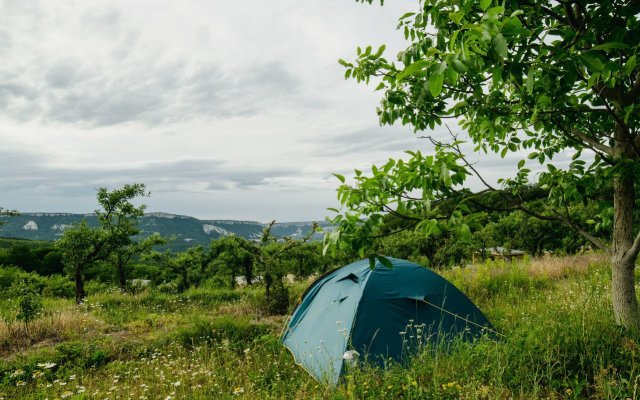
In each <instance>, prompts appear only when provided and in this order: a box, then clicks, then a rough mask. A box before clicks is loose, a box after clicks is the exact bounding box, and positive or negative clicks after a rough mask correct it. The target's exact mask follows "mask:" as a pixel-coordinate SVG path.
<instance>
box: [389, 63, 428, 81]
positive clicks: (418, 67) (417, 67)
mask: <svg viewBox="0 0 640 400" xmlns="http://www.w3.org/2000/svg"><path fill="white" fill-rule="evenodd" d="M427 66H429V61H427V60H418V61H416V62H414V63H413V64H411V65H409V66H407V67H406V68H405V69H404V70H402V71H400V73H398V74H397V75H396V80H397V81H398V82H399V81H401V80H403V79H404V78H406V77H407V76H411V75H413V74H415V73H416V72H418V71H422V70H423V69H424V68H426V67H427Z"/></svg>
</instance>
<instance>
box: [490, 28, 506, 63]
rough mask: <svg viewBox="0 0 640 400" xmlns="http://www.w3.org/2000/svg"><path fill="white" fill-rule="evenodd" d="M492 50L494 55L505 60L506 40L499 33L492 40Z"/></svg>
mask: <svg viewBox="0 0 640 400" xmlns="http://www.w3.org/2000/svg"><path fill="white" fill-rule="evenodd" d="M493 50H495V52H496V54H497V55H498V56H499V57H500V58H507V55H508V49H507V40H506V39H505V38H504V36H502V34H501V33H498V34H497V35H496V37H495V38H493Z"/></svg>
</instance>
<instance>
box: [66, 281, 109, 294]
mask: <svg viewBox="0 0 640 400" xmlns="http://www.w3.org/2000/svg"><path fill="white" fill-rule="evenodd" d="M111 288H112V286H111V285H109V284H107V283H104V282H100V281H89V282H87V283H86V284H85V285H84V290H85V292H87V296H90V295H92V294H98V293H104V292H108V291H109V289H111ZM74 293H75V292H74Z"/></svg>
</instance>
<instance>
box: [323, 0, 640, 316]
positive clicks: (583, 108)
mask: <svg viewBox="0 0 640 400" xmlns="http://www.w3.org/2000/svg"><path fill="white" fill-rule="evenodd" d="M360 1H361V2H365V1H366V2H368V3H371V2H372V0H360ZM416 5H417V7H416V9H415V10H413V11H411V12H407V13H406V14H404V15H402V16H401V17H400V19H399V24H398V28H399V29H400V30H401V31H402V32H403V33H404V37H405V39H406V40H407V41H408V45H407V47H406V49H405V50H403V51H401V52H400V53H399V54H398V57H397V59H396V60H390V59H388V58H387V57H386V56H385V47H384V46H380V47H379V48H377V50H374V48H372V47H371V46H368V47H366V48H364V49H361V48H358V49H357V57H356V59H355V60H354V61H351V62H350V61H344V60H340V63H341V64H342V65H344V66H345V68H346V72H345V74H346V77H347V78H354V79H356V80H357V81H358V82H366V83H369V82H374V83H375V84H376V85H377V87H376V89H377V90H380V91H382V93H383V95H382V100H381V103H380V107H379V108H378V110H377V111H378V116H379V121H380V123H381V124H395V123H400V124H403V125H410V126H411V127H413V129H414V130H415V131H416V132H421V134H423V135H425V136H426V137H427V138H428V139H429V140H430V141H431V143H432V144H433V149H432V151H430V152H427V153H423V152H409V154H408V158H407V159H405V160H393V159H390V160H389V161H388V162H387V163H385V164H384V165H381V166H374V167H372V171H371V174H365V173H363V172H362V171H356V172H355V181H354V183H353V184H347V182H346V181H345V179H344V177H342V176H338V178H339V179H340V180H341V181H342V183H343V184H342V186H340V188H339V189H338V197H339V200H340V203H341V204H342V206H343V209H342V210H339V211H338V214H337V216H336V217H335V218H334V219H333V221H334V223H336V224H337V225H338V226H339V230H337V231H336V232H334V233H332V234H330V235H329V236H328V238H327V239H328V241H329V244H340V245H343V246H347V247H351V248H357V249H359V250H360V251H361V254H365V253H366V252H367V251H368V247H367V246H368V243H370V238H371V237H375V236H376V235H377V227H378V226H379V225H380V223H381V222H382V216H383V215H385V214H387V213H392V214H395V215H398V216H401V217H403V218H405V219H407V220H410V221H413V222H414V224H413V228H414V229H416V230H418V231H421V232H424V234H426V235H429V234H431V233H434V232H438V231H440V230H443V229H446V230H454V231H456V232H457V233H458V234H459V235H460V237H462V238H467V237H468V236H469V234H470V230H469V224H471V223H473V221H474V219H476V218H477V217H478V212H485V211H492V210H494V208H492V207H491V206H490V205H487V204H484V203H483V202H482V201H481V200H478V197H477V195H478V191H475V192H474V191H472V190H470V189H469V188H468V182H469V180H470V177H472V176H473V177H475V178H474V179H476V180H478V181H479V182H481V183H482V184H483V185H484V188H483V189H482V190H481V192H496V193H499V194H500V196H503V197H504V203H503V205H502V208H501V210H500V211H505V210H519V211H522V212H524V213H526V214H528V215H530V216H533V217H536V218H538V219H542V220H547V221H556V222H558V223H562V224H565V225H567V226H569V227H571V228H572V229H575V230H576V231H577V232H578V233H579V234H580V235H582V236H583V237H584V238H586V239H587V240H589V241H590V242H591V243H593V245H594V246H596V247H598V248H600V249H602V250H603V251H605V252H607V253H609V254H610V255H611V259H612V275H613V278H612V279H613V281H612V286H613V290H612V294H613V306H614V311H615V314H616V319H617V321H618V322H619V323H621V324H623V325H625V326H627V327H630V328H633V329H640V311H639V309H638V302H637V298H636V294H635V286H634V274H633V273H634V269H635V260H636V259H637V257H638V252H639V251H640V235H638V234H637V232H638V229H637V223H636V220H637V218H638V215H637V214H638V213H636V212H635V210H636V208H637V207H636V197H637V196H636V192H637V187H638V185H637V183H638V182H637V181H638V176H639V171H638V166H639V165H638V160H639V159H640V131H639V128H638V122H639V120H640V107H639V105H640V104H639V103H640V101H639V99H640V73H639V68H638V65H637V54H636V53H637V51H638V46H639V43H640V22H639V20H638V15H639V13H640V3H638V2H632V1H604V2H596V1H584V0H576V1H559V2H551V3H550V2H546V1H535V0H532V1H517V0H507V1H505V2H496V1H492V0H480V1H464V0H463V1H453V0H432V1H418V2H417V4H416ZM448 120H451V121H456V122H457V124H458V126H459V127H460V128H461V129H462V130H464V132H465V135H464V136H463V135H461V134H458V133H453V132H452V133H451V138H450V140H445V139H442V137H436V136H434V135H433V134H431V132H432V130H433V129H434V128H435V127H436V126H440V125H442V124H445V123H446V121H448ZM453 130H455V127H454V128H453ZM463 141H468V142H469V143H471V144H472V145H473V148H474V152H478V153H479V154H495V155H496V156H498V157H502V158H504V157H506V156H507V155H508V154H509V153H515V154H518V155H522V157H523V159H522V160H521V161H520V162H519V163H518V164H517V167H516V168H515V169H514V171H513V173H512V174H505V175H504V176H503V178H502V179H501V180H500V181H499V182H498V184H499V185H500V186H497V185H495V184H494V183H493V182H489V181H488V180H486V179H484V177H482V176H481V175H480V174H479V173H478V170H477V168H476V167H475V165H474V164H473V163H472V162H470V160H469V154H468V153H466V152H465V151H463V147H462V143H463ZM527 153H528V154H527ZM560 156H563V157H566V156H569V157H570V158H571V159H570V160H569V161H568V162H558V161H559V158H560ZM536 163H538V164H541V165H544V167H545V170H543V171H542V172H537V173H535V174H534V173H533V172H532V171H534V169H532V167H531V166H532V165H535V164H536ZM533 179H537V183H538V184H539V185H540V186H541V187H542V188H543V189H544V190H546V191H547V200H546V202H547V205H548V209H547V210H546V211H544V212H542V213H540V212H537V211H536V210H532V209H529V208H527V207H526V205H525V203H524V202H523V201H522V199H521V198H522V195H521V194H522V190H524V188H526V187H527V185H528V184H529V183H530V182H531V181H532V180H533ZM499 189H503V190H499ZM452 204H453V206H452ZM575 204H583V205H588V206H589V207H592V208H593V209H594V210H596V212H595V213H594V214H593V215H592V216H591V218H588V219H587V220H584V219H583V218H581V217H580V216H577V215H574V213H572V205H575ZM599 231H609V232H611V234H610V235H609V236H608V238H607V240H602V239H601V238H600V237H598V235H597V233H598V232H599Z"/></svg>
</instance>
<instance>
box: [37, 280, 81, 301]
mask: <svg viewBox="0 0 640 400" xmlns="http://www.w3.org/2000/svg"><path fill="white" fill-rule="evenodd" d="M42 295H43V296H45V297H62V298H66V299H71V298H73V297H74V296H75V287H74V285H73V282H72V281H71V280H70V279H69V278H67V277H65V276H62V275H52V276H50V277H49V278H48V279H47V280H46V285H45V287H44V289H43V290H42Z"/></svg>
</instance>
